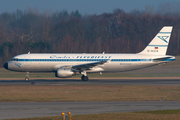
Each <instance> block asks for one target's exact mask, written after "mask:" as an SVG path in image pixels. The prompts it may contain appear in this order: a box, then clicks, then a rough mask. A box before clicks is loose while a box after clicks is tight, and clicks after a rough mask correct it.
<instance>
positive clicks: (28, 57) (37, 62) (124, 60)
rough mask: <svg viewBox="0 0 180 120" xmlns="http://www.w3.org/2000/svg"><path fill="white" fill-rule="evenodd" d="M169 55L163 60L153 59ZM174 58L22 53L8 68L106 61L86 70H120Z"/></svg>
mask: <svg viewBox="0 0 180 120" xmlns="http://www.w3.org/2000/svg"><path fill="white" fill-rule="evenodd" d="M163 57H170V58H169V59H166V60H165V61H153V59H157V58H163ZM173 60H175V57H174V56H169V55H142V54H22V55H18V56H15V57H13V58H12V60H11V61H8V62H7V63H8V70H13V71H20V72H24V71H25V72H55V71H57V69H58V68H60V67H61V66H69V67H71V66H74V65H80V64H88V63H95V62H98V61H107V62H106V63H104V64H103V65H97V66H95V67H93V68H92V69H89V70H87V72H122V71H129V70H135V69H140V68H145V67H149V66H153V65H157V64H160V63H162V62H168V61H173Z"/></svg>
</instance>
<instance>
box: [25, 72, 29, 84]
mask: <svg viewBox="0 0 180 120" xmlns="http://www.w3.org/2000/svg"><path fill="white" fill-rule="evenodd" d="M25 81H26V82H28V81H29V72H27V73H26V77H25Z"/></svg>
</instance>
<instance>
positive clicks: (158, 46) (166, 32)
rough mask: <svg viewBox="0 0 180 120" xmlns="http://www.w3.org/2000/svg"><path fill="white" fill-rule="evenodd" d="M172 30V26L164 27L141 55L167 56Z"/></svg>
mask: <svg viewBox="0 0 180 120" xmlns="http://www.w3.org/2000/svg"><path fill="white" fill-rule="evenodd" d="M172 28H173V27H172V26H164V27H163V28H162V29H161V30H160V32H159V33H158V34H157V35H156V36H155V37H154V39H153V40H152V41H151V42H150V43H149V45H148V46H147V47H146V48H145V49H144V50H143V51H142V52H140V53H139V54H147V55H166V51H167V48H168V44H169V40H170V37H171V31H172Z"/></svg>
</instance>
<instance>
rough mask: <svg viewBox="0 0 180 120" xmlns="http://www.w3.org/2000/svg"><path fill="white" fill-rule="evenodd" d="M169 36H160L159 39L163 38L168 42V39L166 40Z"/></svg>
mask: <svg viewBox="0 0 180 120" xmlns="http://www.w3.org/2000/svg"><path fill="white" fill-rule="evenodd" d="M168 37H169V36H158V38H159V39H161V40H163V41H164V42H166V43H168V42H167V40H166V39H167V38H168Z"/></svg>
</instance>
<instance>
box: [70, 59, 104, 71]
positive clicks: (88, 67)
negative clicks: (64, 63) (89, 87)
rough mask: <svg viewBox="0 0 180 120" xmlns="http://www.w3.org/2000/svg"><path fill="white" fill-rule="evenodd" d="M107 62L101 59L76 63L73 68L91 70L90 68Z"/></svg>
mask: <svg viewBox="0 0 180 120" xmlns="http://www.w3.org/2000/svg"><path fill="white" fill-rule="evenodd" d="M106 62H107V61H99V62H93V63H87V64H80V65H75V66H72V70H75V71H83V70H89V69H90V68H92V67H94V66H97V65H102V64H104V63H106Z"/></svg>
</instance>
